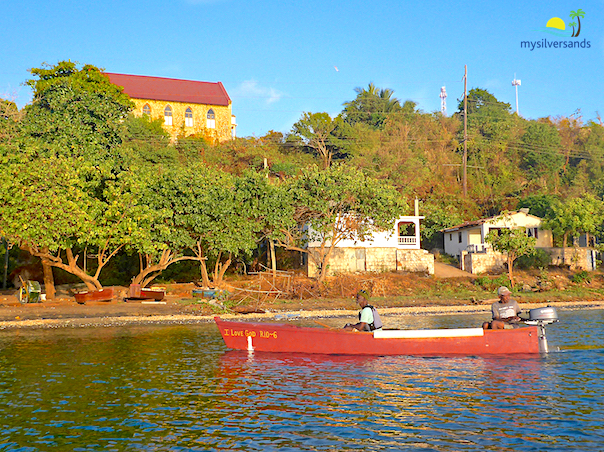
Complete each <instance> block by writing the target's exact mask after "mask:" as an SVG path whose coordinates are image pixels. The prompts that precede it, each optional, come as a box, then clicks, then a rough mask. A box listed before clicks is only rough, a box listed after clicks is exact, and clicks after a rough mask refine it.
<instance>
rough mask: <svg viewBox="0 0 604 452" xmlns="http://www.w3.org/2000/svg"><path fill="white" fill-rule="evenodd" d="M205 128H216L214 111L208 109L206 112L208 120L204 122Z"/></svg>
mask: <svg viewBox="0 0 604 452" xmlns="http://www.w3.org/2000/svg"><path fill="white" fill-rule="evenodd" d="M206 127H207V128H208V129H215V128H216V117H215V115H214V110H212V109H210V110H208V119H207V122H206Z"/></svg>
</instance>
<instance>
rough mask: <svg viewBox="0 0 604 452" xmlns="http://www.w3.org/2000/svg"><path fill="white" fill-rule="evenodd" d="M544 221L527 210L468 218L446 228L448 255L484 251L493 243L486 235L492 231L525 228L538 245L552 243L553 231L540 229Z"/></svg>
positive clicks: (445, 236) (549, 244)
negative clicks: (487, 240)
mask: <svg viewBox="0 0 604 452" xmlns="http://www.w3.org/2000/svg"><path fill="white" fill-rule="evenodd" d="M541 223H542V220H541V218H539V217H536V216H535V215H530V214H529V213H528V209H520V210H519V211H517V212H507V213H503V214H500V215H497V216H494V217H491V218H483V219H480V220H475V221H468V222H466V223H462V224H460V225H457V226H453V227H451V228H447V229H443V233H444V241H445V243H444V249H445V253H446V254H450V255H451V256H457V257H458V258H460V257H461V255H462V253H463V252H468V253H476V252H485V251H487V250H488V249H489V248H490V246H489V245H488V244H487V243H486V242H485V238H486V236H487V235H488V233H489V232H490V231H492V230H497V229H516V228H525V229H526V233H527V235H528V236H529V237H535V238H536V239H537V243H536V246H537V248H547V247H551V246H552V233H551V231H548V230H545V231H544V230H543V229H541Z"/></svg>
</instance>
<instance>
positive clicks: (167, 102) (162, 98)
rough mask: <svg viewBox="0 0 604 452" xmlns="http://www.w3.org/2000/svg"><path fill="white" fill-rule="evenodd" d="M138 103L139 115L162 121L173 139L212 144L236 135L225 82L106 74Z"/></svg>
mask: <svg viewBox="0 0 604 452" xmlns="http://www.w3.org/2000/svg"><path fill="white" fill-rule="evenodd" d="M105 75H106V76H107V77H108V78H109V80H110V81H111V83H113V84H114V85H118V86H121V87H123V89H124V92H125V93H126V94H128V96H130V98H131V99H132V101H133V102H134V105H135V107H134V110H133V113H134V114H135V115H136V116H142V115H148V116H149V118H150V119H153V120H155V119H161V120H162V121H163V127H164V129H165V130H166V132H168V133H169V134H170V136H171V137H172V139H173V140H175V139H176V138H177V137H186V136H192V135H194V136H201V137H204V138H206V139H208V140H209V141H211V142H223V141H228V140H231V139H233V138H235V136H236V127H237V124H236V121H235V116H233V114H232V106H231V99H230V97H229V95H228V94H227V92H226V90H225V89H224V86H223V85H222V83H220V82H217V83H212V82H198V81H192V80H179V79H172V78H163V77H148V76H143V75H128V74H115V73H109V72H105Z"/></svg>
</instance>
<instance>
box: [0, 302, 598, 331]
mask: <svg viewBox="0 0 604 452" xmlns="http://www.w3.org/2000/svg"><path fill="white" fill-rule="evenodd" d="M521 306H522V308H523V310H528V309H534V308H538V307H544V306H554V307H555V308H557V309H559V310H575V309H604V301H567V302H543V303H522V305H521ZM490 310H491V306H490V305H457V306H407V307H395V308H381V309H380V310H379V312H380V314H381V315H382V317H386V318H387V316H389V315H391V316H415V315H430V316H437V315H457V314H477V313H485V314H489V313H490ZM357 313H358V310H298V311H296V310H289V311H272V312H266V313H254V314H227V313H222V314H213V315H196V314H138V315H117V316H110V315H108V316H102V317H67V318H40V319H20V318H19V317H18V316H17V318H15V320H2V321H0V331H14V330H27V329H63V328H99V327H103V328H107V327H122V326H137V325H155V326H163V325H192V324H203V323H212V322H213V320H214V317H216V316H219V317H220V318H222V319H226V320H251V321H258V320H260V321H262V320H269V321H271V320H272V321H292V320H302V319H320V318H341V317H355V316H356V315H357Z"/></svg>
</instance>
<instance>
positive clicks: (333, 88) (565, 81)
mask: <svg viewBox="0 0 604 452" xmlns="http://www.w3.org/2000/svg"><path fill="white" fill-rule="evenodd" d="M0 5H1V6H0V11H1V13H2V17H3V19H4V20H3V21H2V22H3V24H2V27H0V38H1V41H2V42H3V46H2V50H0V97H4V98H9V99H12V100H14V101H16V102H17V104H18V106H19V107H23V106H24V105H25V104H27V103H28V102H30V100H31V92H30V90H29V88H27V87H25V86H22V83H23V82H24V81H25V80H27V79H28V78H29V77H30V74H29V73H28V69H29V68H32V67H40V66H41V64H42V63H43V62H46V63H49V64H55V63H57V62H58V61H61V60H67V59H70V60H72V61H77V62H78V63H81V64H93V65H96V66H99V67H101V68H104V69H105V70H107V71H109V72H119V73H126V74H137V75H150V76H159V77H172V78H181V79H188V80H201V81H210V82H216V81H220V82H222V83H223V84H224V86H225V88H226V90H227V92H228V93H229V95H230V97H231V99H232V101H233V114H235V115H236V116H237V123H238V124H239V127H238V131H237V132H238V135H239V136H262V135H264V134H265V133H266V132H267V131H269V130H271V129H272V130H276V131H281V132H288V131H289V130H290V129H291V126H292V124H293V123H294V122H295V121H297V120H298V119H299V118H300V116H301V115H302V113H303V112H305V111H309V112H313V113H314V112H323V111H325V112H328V113H330V114H331V115H332V116H335V115H337V114H338V113H339V112H341V110H342V108H343V107H342V104H343V103H344V102H347V101H350V100H352V99H354V98H355V96H356V93H355V92H354V89H355V87H367V85H368V84H369V83H370V82H373V83H374V84H375V85H376V86H378V87H379V88H390V89H392V90H394V96H395V97H396V98H398V99H400V100H401V101H405V100H408V99H410V100H413V101H415V102H417V103H418V105H419V108H420V109H421V110H423V111H426V112H433V111H438V110H439V109H440V99H439V97H438V95H439V93H440V88H441V86H446V89H447V93H448V96H449V97H448V98H447V109H448V112H449V114H451V113H453V112H454V111H455V110H456V105H457V99H459V98H461V97H462V95H463V82H462V77H463V71H464V65H466V64H467V65H468V89H470V88H472V87H480V88H485V89H487V90H489V91H490V92H491V93H493V94H494V95H495V96H496V97H497V98H498V99H499V100H502V101H504V102H508V103H510V104H512V106H513V107H514V108H515V91H514V88H513V87H512V85H511V81H512V79H513V78H514V73H516V78H518V79H520V80H521V81H522V85H521V86H520V87H519V89H518V92H519V105H520V114H521V115H522V116H524V117H527V118H538V117H543V116H550V115H551V116H557V115H564V116H568V115H571V114H573V113H574V112H575V111H576V110H577V109H580V110H581V112H582V114H583V117H584V119H585V120H590V119H595V118H596V115H597V112H600V113H601V114H602V115H603V116H604V1H602V0H587V1H585V0H584V1H582V2H581V3H580V4H579V3H575V2H561V1H558V2H545V1H539V2H526V1H516V0H510V1H506V2H503V1H492V2H483V1H475V0H469V1H466V2H444V1H431V0H426V1H421V2H419V1H416V2H410V1H403V0H382V1H377V2H369V1H366V0H364V1H358V0H347V1H339V0H331V1H325V0H306V1H296V2H294V1H284V0H276V1H275V0H266V1H254V0H246V1H242V0H169V1H167V0H163V1H159V0H146V1H129V0H120V1H113V0H107V1H103V2H91V1H81V0H80V1H53V0H29V1H28V0H23V1H4V2H2V3H0ZM579 8H580V9H582V10H583V11H584V12H585V17H584V18H583V19H581V27H582V28H581V34H580V36H579V37H578V38H560V37H557V36H555V35H551V34H548V33H545V32H543V31H540V29H543V28H544V27H545V26H546V23H547V22H548V20H549V19H551V18H553V17H559V18H561V19H562V20H563V21H564V22H565V23H566V24H567V25H568V24H569V22H571V21H572V20H571V19H570V18H569V13H570V11H571V10H577V9H579ZM575 21H576V19H575ZM567 31H568V28H567ZM543 39H547V40H548V41H550V42H551V41H558V40H563V41H570V40H574V41H579V42H582V41H583V40H584V39H585V40H586V42H589V43H590V45H591V47H590V48H585V49H581V48H578V49H577V48H573V49H561V48H558V49H556V48H546V49H543V48H541V49H539V48H535V49H534V50H532V51H531V50H530V49H526V48H524V49H523V48H521V44H520V43H521V41H533V42H537V41H542V40H543ZM336 68H337V69H336Z"/></svg>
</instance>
